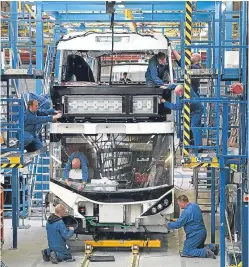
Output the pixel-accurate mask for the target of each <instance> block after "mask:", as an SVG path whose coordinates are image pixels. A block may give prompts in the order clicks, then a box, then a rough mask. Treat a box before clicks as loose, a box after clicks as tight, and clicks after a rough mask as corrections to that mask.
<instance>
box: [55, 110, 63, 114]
mask: <svg viewBox="0 0 249 267" xmlns="http://www.w3.org/2000/svg"><path fill="white" fill-rule="evenodd" d="M54 113H55V114H59V113H62V111H61V110H55V111H54Z"/></svg>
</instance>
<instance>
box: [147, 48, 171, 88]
mask: <svg viewBox="0 0 249 267" xmlns="http://www.w3.org/2000/svg"><path fill="white" fill-rule="evenodd" d="M169 73H170V71H169V64H168V62H167V59H166V55H165V54H164V53H162V52H159V53H158V54H156V55H154V56H153V57H152V58H151V59H150V61H149V65H148V68H147V71H146V73H145V79H146V84H147V85H148V86H159V87H161V88H164V87H165V86H166V84H167V83H168V82H170V79H169V76H170V75H169Z"/></svg>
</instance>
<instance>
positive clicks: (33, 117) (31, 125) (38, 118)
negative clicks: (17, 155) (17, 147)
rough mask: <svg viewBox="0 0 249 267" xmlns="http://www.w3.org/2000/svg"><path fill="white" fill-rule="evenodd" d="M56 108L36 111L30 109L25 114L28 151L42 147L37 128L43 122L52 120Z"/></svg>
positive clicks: (26, 146) (25, 136) (25, 134)
mask: <svg viewBox="0 0 249 267" xmlns="http://www.w3.org/2000/svg"><path fill="white" fill-rule="evenodd" d="M54 111H55V110H54V109H47V110H37V112H36V113H33V112H31V111H30V110H29V109H27V110H26V112H25V114H24V147H25V149H26V150H27V151H28V152H34V151H36V150H38V149H40V148H42V142H41V140H40V138H39V137H38V136H37V130H38V128H39V127H40V125H41V124H42V123H47V122H52V121H53V117H52V116H49V115H52V114H54Z"/></svg>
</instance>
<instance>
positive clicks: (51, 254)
mask: <svg viewBox="0 0 249 267" xmlns="http://www.w3.org/2000/svg"><path fill="white" fill-rule="evenodd" d="M50 261H51V262H52V263H53V264H58V263H59V261H58V260H57V257H56V253H55V252H54V251H52V252H51V253H50Z"/></svg>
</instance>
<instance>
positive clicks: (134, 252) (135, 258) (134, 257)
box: [130, 245, 140, 267]
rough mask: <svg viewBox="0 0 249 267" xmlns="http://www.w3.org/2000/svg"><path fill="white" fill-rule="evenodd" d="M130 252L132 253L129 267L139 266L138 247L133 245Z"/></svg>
mask: <svg viewBox="0 0 249 267" xmlns="http://www.w3.org/2000/svg"><path fill="white" fill-rule="evenodd" d="M131 251H132V258H131V264H130V267H138V266H139V259H140V255H139V246H137V245H133V246H132V247H131Z"/></svg>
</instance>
